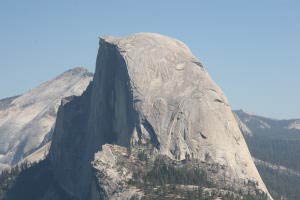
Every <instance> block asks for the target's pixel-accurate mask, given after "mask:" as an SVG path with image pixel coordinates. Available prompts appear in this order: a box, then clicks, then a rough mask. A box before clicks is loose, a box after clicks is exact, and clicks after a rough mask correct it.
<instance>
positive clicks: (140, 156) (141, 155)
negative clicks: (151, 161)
mask: <svg viewBox="0 0 300 200" xmlns="http://www.w3.org/2000/svg"><path fill="white" fill-rule="evenodd" d="M137 156H138V159H139V160H141V161H147V160H148V156H147V153H146V152H145V151H141V152H139V153H138V155H137Z"/></svg>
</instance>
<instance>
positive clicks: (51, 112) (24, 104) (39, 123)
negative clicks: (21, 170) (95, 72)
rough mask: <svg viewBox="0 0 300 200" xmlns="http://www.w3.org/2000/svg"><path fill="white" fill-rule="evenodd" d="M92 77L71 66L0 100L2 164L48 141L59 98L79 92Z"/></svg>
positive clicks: (0, 151)
mask: <svg viewBox="0 0 300 200" xmlns="http://www.w3.org/2000/svg"><path fill="white" fill-rule="evenodd" d="M91 79H92V74H91V73H89V72H88V71H87V70H85V69H83V68H74V69H72V70H69V71H67V72H65V73H63V74H61V75H60V76H58V77H56V78H55V79H53V80H51V81H47V82H45V83H43V84H41V85H40V86H38V87H36V88H34V89H32V90H30V91H28V92H26V93H25V94H23V95H20V96H16V97H12V98H7V99H3V100H0V163H1V165H2V166H3V167H4V166H10V165H14V164H16V163H18V162H19V161H20V160H21V159H22V158H24V157H25V156H27V155H29V154H31V153H32V152H33V151H35V150H36V149H37V148H39V147H40V146H41V145H43V144H45V143H47V142H48V140H49V138H50V137H49V136H50V135H49V134H50V131H51V128H52V127H53V124H54V122H55V119H56V113H57V110H58V107H59V105H60V102H61V100H62V99H63V98H64V97H67V96H72V95H81V94H82V92H83V91H84V90H85V89H86V87H87V85H88V84H89V82H90V81H91Z"/></svg>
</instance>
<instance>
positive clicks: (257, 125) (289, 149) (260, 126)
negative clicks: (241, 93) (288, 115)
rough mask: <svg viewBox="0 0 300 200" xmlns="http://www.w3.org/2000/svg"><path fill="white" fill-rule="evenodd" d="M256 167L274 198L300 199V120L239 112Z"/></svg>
mask: <svg viewBox="0 0 300 200" xmlns="http://www.w3.org/2000/svg"><path fill="white" fill-rule="evenodd" d="M235 115H236V118H237V121H238V122H239V126H240V128H241V130H242V132H243V134H244V136H245V139H246V142H247V144H248V146H249V149H250V152H251V155H252V156H253V157H255V158H256V162H255V163H256V166H257V167H258V169H259V171H260V174H261V176H262V178H263V180H264V181H265V183H266V184H267V186H268V188H269V191H270V192H271V193H272V195H273V197H274V198H276V199H280V198H281V197H286V198H287V199H289V200H298V199H299V196H300V192H299V189H300V176H299V175H300V161H299V157H300V130H299V121H300V120H299V119H290V120H276V119H270V118H266V117H262V116H257V115H253V114H249V113H247V112H244V111H242V110H238V111H235Z"/></svg>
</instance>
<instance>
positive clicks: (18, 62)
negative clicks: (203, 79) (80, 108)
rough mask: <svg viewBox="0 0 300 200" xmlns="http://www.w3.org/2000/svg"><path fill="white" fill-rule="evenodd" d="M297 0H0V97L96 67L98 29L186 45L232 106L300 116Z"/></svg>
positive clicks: (277, 115) (101, 32)
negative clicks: (151, 35) (158, 37)
mask: <svg viewBox="0 0 300 200" xmlns="http://www.w3.org/2000/svg"><path fill="white" fill-rule="evenodd" d="M299 2H300V1H299V0H295V1H289V0H282V1H279V0H277V1H276V0H251V1H246V0H236V1H230V0H227V1H219V0H209V1H208V0H207V1H204V0H203V1H201V0H194V1H192V0H189V1H179V0H178V1H176V0H151V1H148V0H147V1H146V0H127V1H125V0H119V1H115V0H106V1H100V0H93V1H92V0H86V1H75V0H74V1H66V0H51V1H41V0H35V1H34V0H26V1H23V0H21V1H20V0H1V1H0V55H1V56H0V98H3V97H7V96H12V95H15V94H19V93H22V92H25V91H27V90H28V89H30V88H32V87H34V86H36V85H38V84H39V83H41V82H43V81H45V80H48V79H50V78H53V77H55V76H56V75H58V74H60V73H61V72H63V71H65V70H67V69H70V68H72V67H75V66H85V67H87V68H88V69H89V70H90V71H94V67H95V60H96V53H97V48H98V36H100V35H113V36H126V35H128V34H131V33H135V32H157V33H161V34H165V35H169V36H172V37H175V38H178V39H180V40H182V41H184V42H185V43H187V44H188V45H189V47H190V48H191V50H192V51H193V53H194V54H195V55H196V56H198V57H199V58H200V60H201V61H202V63H203V64H204V65H205V67H206V68H207V70H208V71H209V73H210V74H211V76H212V77H213V79H214V80H215V81H216V82H217V83H218V84H219V85H220V86H221V87H222V89H223V90H224V92H225V94H226V95H227V97H228V98H229V101H230V103H231V105H232V107H233V108H234V109H239V108H242V109H244V110H247V111H251V112H255V113H257V114H261V115H266V116H270V117H274V118H295V117H297V118H300V3H299Z"/></svg>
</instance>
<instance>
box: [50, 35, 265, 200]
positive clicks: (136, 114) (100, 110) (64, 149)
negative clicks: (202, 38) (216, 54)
mask: <svg viewBox="0 0 300 200" xmlns="http://www.w3.org/2000/svg"><path fill="white" fill-rule="evenodd" d="M106 143H113V144H117V145H120V146H124V147H130V148H133V149H134V148H137V147H141V146H143V145H144V146H146V145H147V146H152V148H153V149H154V151H155V152H156V153H158V154H163V155H167V156H168V157H170V158H171V159H176V160H183V159H185V158H186V156H187V155H188V156H189V157H192V158H195V159H199V160H202V161H203V162H213V163H218V164H219V165H220V166H223V167H224V169H225V174H226V177H228V178H229V181H232V182H235V181H236V180H239V181H241V180H242V181H243V180H244V181H249V180H250V181H252V182H254V183H255V184H257V187H258V188H259V189H262V190H263V191H265V192H267V189H266V187H265V185H264V183H263V182H262V180H261V178H260V175H259V174H258V172H257V170H256V167H255V165H254V163H253V161H252V159H251V156H250V153H249V151H248V148H247V145H246V143H245V141H244V138H243V136H242V134H241V132H240V130H239V127H238V125H237V122H236V120H235V118H234V116H233V114H232V111H231V108H230V106H229V103H228V102H227V99H226V97H225V96H224V95H223V93H222V91H221V89H220V88H219V87H218V86H217V85H216V84H215V83H214V82H213V81H212V79H211V78H210V76H209V75H208V73H207V72H206V70H205V69H204V68H203V66H202V65H201V63H200V62H199V61H198V59H197V58H195V57H194V56H193V54H192V53H191V52H190V50H189V49H188V47H187V46H186V45H185V44H183V43H182V42H180V41H178V40H175V39H172V38H169V37H166V36H162V35H158V34H150V33H140V34H134V35H131V36H129V37H126V38H113V37H103V38H102V39H101V40H100V48H99V52H98V57H97V63H96V72H95V75H94V80H93V82H92V83H91V84H90V85H89V87H88V89H87V90H86V92H85V93H84V94H83V95H82V96H81V97H75V98H73V99H69V100H65V101H64V102H63V106H61V108H60V110H59V113H58V118H57V122H56V127H55V130H54V134H53V141H52V146H51V149H50V154H49V159H50V161H51V163H52V167H53V169H54V175H55V177H56V179H57V181H58V183H59V184H60V186H61V187H62V188H63V189H64V190H65V191H66V192H67V193H69V194H70V195H71V196H75V197H77V198H78V199H97V198H98V199H99V198H100V195H101V189H99V186H97V180H96V177H95V175H94V172H93V169H92V167H91V162H92V161H93V160H94V155H95V153H96V152H98V151H100V150H101V146H102V145H103V144H106Z"/></svg>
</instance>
